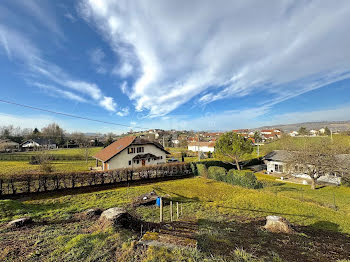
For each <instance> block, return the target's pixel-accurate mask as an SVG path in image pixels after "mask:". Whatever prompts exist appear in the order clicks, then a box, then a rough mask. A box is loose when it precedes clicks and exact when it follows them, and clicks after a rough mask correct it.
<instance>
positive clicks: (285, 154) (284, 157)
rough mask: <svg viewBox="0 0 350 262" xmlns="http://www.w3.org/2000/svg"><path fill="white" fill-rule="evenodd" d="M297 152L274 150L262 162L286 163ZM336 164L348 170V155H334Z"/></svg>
mask: <svg viewBox="0 0 350 262" xmlns="http://www.w3.org/2000/svg"><path fill="white" fill-rule="evenodd" d="M295 154H297V152H291V151H287V150H274V151H272V152H270V153H268V154H267V155H265V156H264V160H269V161H279V162H287V161H288V159H290V158H291V157H292V156H293V155H295ZM336 159H337V162H338V163H339V166H340V167H341V168H345V169H348V170H349V169H350V154H339V155H336Z"/></svg>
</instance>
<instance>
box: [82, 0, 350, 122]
mask: <svg viewBox="0 0 350 262" xmlns="http://www.w3.org/2000/svg"><path fill="white" fill-rule="evenodd" d="M79 11H80V14H81V15H82V16H83V17H84V19H86V20H87V21H89V22H92V23H94V24H95V25H96V26H97V28H98V29H99V30H100V32H101V34H102V35H103V36H104V38H105V39H106V40H108V41H109V42H110V45H111V47H112V49H113V50H115V52H116V53H117V54H118V55H119V56H121V60H122V61H123V63H129V64H132V65H139V68H138V69H137V72H140V76H139V77H138V79H137V81H136V83H135V84H134V86H133V87H132V92H130V93H129V96H130V98H131V99H133V100H135V101H136V109H137V110H145V109H147V110H150V115H151V116H159V115H165V114H167V113H169V112H171V111H172V110H174V109H175V108H177V107H178V106H180V105H181V104H183V103H185V102H187V101H189V100H190V99H193V98H194V97H195V96H198V95H199V97H200V98H199V101H200V102H202V103H208V102H211V101H214V100H218V99H222V98H227V97H242V96H246V95H250V94H254V93H255V92H257V91H264V92H266V93H269V94H270V95H271V99H269V101H263V102H262V104H264V103H277V102H278V101H283V100H285V99H288V98H290V97H293V96H295V95H297V94H301V93H304V92H308V91H310V90H313V89H315V88H319V87H321V86H323V85H325V84H326V83H327V84H328V83H333V82H335V81H339V80H341V79H344V78H348V77H349V75H345V73H347V72H349V71H350V52H348V47H349V46H350V34H348V33H347V32H348V28H349V26H350V22H349V19H348V17H349V16H350V3H349V1H347V0H339V1H336V2H334V1H332V2H327V1H323V2H319V1H298V2H295V1H292V0H285V1H279V0H275V1H270V2H262V1H258V0H255V1H253V0H247V1H231V2H227V1H210V0H207V1H202V0H201V1H199V0H197V1H195V0H194V1H185V0H182V1H175V2H174V1H170V0H169V1H165V0H159V1H152V2H147V3H146V2H142V1H141V2H140V1H129V0H120V1H108V0H101V1H93V0H81V4H80V5H79ZM150 19H151V21H152V22H150ZM324 79H327V81H325V82H322V81H320V80H324ZM286 94H288V95H286Z"/></svg>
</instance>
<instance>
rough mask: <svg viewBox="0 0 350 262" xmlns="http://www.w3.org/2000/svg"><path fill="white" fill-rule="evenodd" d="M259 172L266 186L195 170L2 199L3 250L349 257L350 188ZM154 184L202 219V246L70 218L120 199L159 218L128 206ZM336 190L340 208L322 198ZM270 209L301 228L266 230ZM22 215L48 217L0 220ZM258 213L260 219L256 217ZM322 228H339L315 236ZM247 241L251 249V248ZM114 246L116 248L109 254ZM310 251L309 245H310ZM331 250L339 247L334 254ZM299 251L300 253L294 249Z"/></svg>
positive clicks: (65, 254) (91, 255)
mask: <svg viewBox="0 0 350 262" xmlns="http://www.w3.org/2000/svg"><path fill="white" fill-rule="evenodd" d="M258 177H259V179H260V180H261V181H263V182H264V184H265V188H263V189H259V190H253V189H246V188H242V187H238V186H233V185H229V184H226V183H223V182H217V181H214V180H210V179H205V178H202V177H195V178H188V179H179V180H173V181H165V182H158V183H154V184H146V185H139V186H130V187H121V188H116V189H110V190H104V191H99V192H90V193H80V194H75V195H73V194H69V195H52V194H51V195H46V196H45V197H40V196H38V197H36V198H33V199H23V200H22V201H19V200H0V235H2V236H1V237H0V245H2V243H3V244H4V246H6V248H5V249H4V251H2V252H3V253H4V252H5V253H4V254H5V255H6V254H14V252H15V251H14V250H13V247H12V246H11V245H10V243H13V241H18V243H19V244H18V245H19V246H21V250H27V251H25V252H27V253H29V255H27V256H28V257H29V259H28V260H29V261H31V259H32V258H33V261H34V260H35V258H37V256H44V257H46V258H50V259H49V260H57V259H59V258H60V260H61V261H95V260H101V261H110V260H113V259H115V256H117V257H118V259H117V261H136V259H135V257H142V260H141V259H140V260H137V261H233V256H236V255H237V256H238V255H239V256H242V257H246V258H247V257H255V258H257V256H258V257H264V258H266V259H267V260H264V261H272V260H273V261H283V260H281V259H280V257H283V258H284V259H286V260H284V261H297V260H298V259H300V256H305V255H306V254H307V256H308V259H306V260H307V261H311V260H312V259H315V257H316V258H319V259H316V260H318V261H329V257H332V258H334V257H337V258H344V256H343V257H342V252H341V251H339V250H338V249H337V248H343V247H341V246H339V245H341V244H339V243H345V244H346V243H348V242H349V241H348V242H347V241H346V240H347V238H346V237H345V236H344V235H341V237H339V236H338V235H334V234H340V233H338V232H344V233H350V213H349V207H348V204H349V202H348V200H349V198H350V188H345V187H338V188H335V187H326V188H321V189H318V190H311V189H309V188H308V187H305V186H300V185H296V184H287V183H280V182H276V181H275V180H274V179H272V178H271V177H269V176H265V175H258ZM151 190H155V191H156V192H157V193H158V194H160V195H166V194H168V195H170V197H171V198H172V199H173V201H178V202H180V203H181V204H180V205H182V207H183V217H182V219H183V220H186V221H187V220H188V221H197V223H198V226H199V232H198V236H197V240H198V245H199V251H188V250H187V251H186V250H181V249H173V250H170V251H169V250H167V249H164V248H163V249H162V248H150V249H147V250H145V251H142V252H141V253H135V252H136V250H137V249H135V248H134V242H133V240H137V239H138V238H139V234H140V233H139V232H134V233H132V232H129V231H127V230H122V231H118V232H114V231H107V232H105V231H99V230H96V229H94V228H95V227H94V225H93V221H90V220H88V221H86V220H84V221H74V220H72V221H71V219H72V218H73V217H74V214H75V213H77V212H81V211H83V210H86V209H88V208H92V207H100V208H103V209H107V208H110V207H115V206H118V207H126V208H127V209H129V210H130V212H133V214H135V215H137V216H138V217H139V218H142V219H143V220H146V221H152V222H158V220H159V209H158V208H157V207H156V206H143V207H139V208H137V209H130V207H129V203H130V202H131V201H132V200H133V199H134V198H135V197H137V196H139V195H140V194H143V193H146V192H150V191H151ZM300 192H303V197H304V201H302V200H301V199H299V196H300V195H299V194H300ZM333 192H335V195H336V200H337V206H338V209H337V210H335V209H334V208H333V207H331V206H327V205H325V204H324V203H330V204H332V201H333V200H332V196H333ZM298 193H299V194H298ZM169 214H170V211H169V206H168V205H167V206H165V207H164V218H165V221H169V220H170V215H169ZM273 214H277V215H281V216H283V217H285V218H287V219H288V220H289V221H291V222H292V223H294V224H298V225H300V226H299V227H298V230H299V231H302V232H301V233H298V234H296V235H293V236H285V235H270V234H267V233H266V232H264V231H262V230H261V223H263V220H261V218H263V217H265V216H266V215H273ZM23 216H31V217H32V218H33V219H34V221H37V222H38V223H39V222H40V221H43V220H45V221H46V222H45V223H44V224H43V225H40V226H35V227H33V228H32V229H31V228H29V229H25V230H24V231H23V232H22V231H17V233H16V232H14V233H11V232H8V231H6V230H5V229H3V226H1V223H6V222H7V221H9V220H11V219H14V218H19V217H23ZM254 219H257V220H256V221H258V222H254V221H255V220H254ZM65 221H66V222H65ZM69 221H71V222H69ZM39 224H40V223H39ZM3 225H4V224H3ZM303 226H304V227H303ZM252 228H254V229H252ZM319 229H322V230H325V229H326V230H331V231H333V232H334V233H320V234H319V235H317V234H318V232H319V231H318V230H319ZM1 232H3V234H1ZM320 232H323V231H320ZM325 232H327V231H325ZM314 234H316V235H315V237H314ZM325 235H326V237H325ZM29 236H35V237H29ZM33 238H34V239H33ZM323 238H324V241H333V242H334V241H336V240H337V239H339V243H337V244H335V246H334V247H333V248H334V250H335V251H334V250H332V251H329V250H328V249H327V248H330V247H329V244H325V245H324V246H326V247H324V246H323V248H326V251H324V250H323V249H322V248H321V247H322V245H318V244H317V243H319V242H320V241H322V242H323ZM344 238H345V240H344ZM327 239H331V240H327ZM313 241H314V242H315V243H316V244H315V243H314V242H313ZM23 242H25V243H23ZM37 243H39V244H37ZM40 243H42V244H40ZM325 243H326V242H325ZM327 243H328V242H327ZM33 247H37V249H35V248H33ZM237 248H238V249H237ZM242 248H243V249H244V250H247V251H248V252H249V253H251V252H253V253H254V255H253V256H252V255H250V254H248V253H246V252H245V251H244V250H242ZM37 250H41V251H40V252H39V253H40V254H39V255H37V254H36V253H35V252H38V251H37ZM111 250H112V251H113V252H115V253H112V255H111ZM281 250H282V253H280V252H281ZM307 250H310V251H312V252H306V251H307ZM327 250H328V251H329V252H328V251H327ZM137 252H138V251H137ZM332 252H333V253H332ZM334 252H338V253H337V254H336V255H335V254H334ZM296 253H297V254H298V256H299V257H296V256H295V254H296ZM43 254H44V255H43ZM213 256H215V259H214V257H213ZM227 256H228V257H229V260H224V259H222V260H220V259H221V258H222V257H226V259H227ZM318 256H322V257H318ZM0 258H1V252H0ZM134 259H135V260H134ZM115 260H116V259H115ZM306 260H305V261H306ZM235 261H236V260H235ZM237 261H263V260H258V259H256V260H253V259H251V260H248V259H247V260H243V259H241V260H237Z"/></svg>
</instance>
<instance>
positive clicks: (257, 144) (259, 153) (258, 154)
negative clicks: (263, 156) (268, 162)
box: [257, 143, 260, 157]
mask: <svg viewBox="0 0 350 262" xmlns="http://www.w3.org/2000/svg"><path fill="white" fill-rule="evenodd" d="M257 145H258V157H259V155H260V150H259V146H260V144H259V143H258V144H257Z"/></svg>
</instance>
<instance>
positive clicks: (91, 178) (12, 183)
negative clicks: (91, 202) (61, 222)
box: [0, 163, 193, 196]
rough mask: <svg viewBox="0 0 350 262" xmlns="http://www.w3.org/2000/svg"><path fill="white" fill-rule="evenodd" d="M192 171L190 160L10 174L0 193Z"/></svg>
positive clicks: (95, 184)
mask: <svg viewBox="0 0 350 262" xmlns="http://www.w3.org/2000/svg"><path fill="white" fill-rule="evenodd" d="M192 174H193V172H192V169H191V165H190V164H189V163H173V164H163V165H155V166H146V167H141V168H134V169H131V168H125V169H114V170H108V171H87V172H74V173H51V174H47V175H39V174H37V175H35V174H24V175H17V176H16V175H13V176H11V177H8V178H5V179H0V196H6V195H16V194H26V193H37V192H47V191H56V190H62V189H72V188H81V187H88V186H97V185H108V184H117V183H120V182H131V181H142V180H145V181H147V180H152V179H157V178H168V177H185V176H189V175H192Z"/></svg>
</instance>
